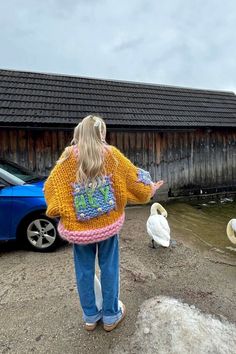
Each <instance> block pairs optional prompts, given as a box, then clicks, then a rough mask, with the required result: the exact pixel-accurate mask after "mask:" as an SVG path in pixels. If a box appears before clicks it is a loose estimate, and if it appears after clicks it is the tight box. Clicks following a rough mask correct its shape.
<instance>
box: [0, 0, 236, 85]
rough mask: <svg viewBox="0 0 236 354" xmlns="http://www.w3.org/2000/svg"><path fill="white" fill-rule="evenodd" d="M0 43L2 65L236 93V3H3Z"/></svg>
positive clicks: (18, 0) (25, 0)
mask: <svg viewBox="0 0 236 354" xmlns="http://www.w3.org/2000/svg"><path fill="white" fill-rule="evenodd" d="M0 48H1V52H0V68H9V69H17V70H27V71H39V72H50V73H61V74H72V75H78V76H87V77H96V78H106V79H118V80H128V81H139V82H151V83H157V84H168V85H177V86H188V87H196V88H209V89H219V90H233V91H236V1H235V0H8V1H3V0H2V1H1V2H0Z"/></svg>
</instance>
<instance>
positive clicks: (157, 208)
mask: <svg viewBox="0 0 236 354" xmlns="http://www.w3.org/2000/svg"><path fill="white" fill-rule="evenodd" d="M158 212H159V213H160V214H161V215H163V216H165V217H167V211H166V210H165V208H163V206H162V205H161V204H159V203H154V204H153V205H152V206H151V215H155V214H158Z"/></svg>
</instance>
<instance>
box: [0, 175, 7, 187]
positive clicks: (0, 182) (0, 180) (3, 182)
mask: <svg viewBox="0 0 236 354" xmlns="http://www.w3.org/2000/svg"><path fill="white" fill-rule="evenodd" d="M0 185H4V186H8V183H7V182H6V181H5V180H4V179H2V178H1V177H0Z"/></svg>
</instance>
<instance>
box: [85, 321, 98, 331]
mask: <svg viewBox="0 0 236 354" xmlns="http://www.w3.org/2000/svg"><path fill="white" fill-rule="evenodd" d="M97 324H98V323H97V322H95V323H87V322H86V323H85V325H84V328H85V329H86V330H87V331H93V330H94V329H95V328H96V327H97Z"/></svg>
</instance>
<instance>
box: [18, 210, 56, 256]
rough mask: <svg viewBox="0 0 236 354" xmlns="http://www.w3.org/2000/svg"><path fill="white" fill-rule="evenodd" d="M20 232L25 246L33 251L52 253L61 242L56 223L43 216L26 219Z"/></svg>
mask: <svg viewBox="0 0 236 354" xmlns="http://www.w3.org/2000/svg"><path fill="white" fill-rule="evenodd" d="M22 231H23V233H22V235H23V237H24V242H25V244H26V246H28V247H29V248H31V249H32V250H34V251H39V252H48V251H52V250H54V249H55V248H56V247H57V246H58V245H59V243H60V242H61V238H60V236H59V234H58V232H57V224H56V222H55V221H54V220H53V219H50V218H48V217H47V216H45V215H43V214H42V215H34V216H32V217H31V218H29V219H27V220H26V221H25V223H24V226H23V230H22Z"/></svg>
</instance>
